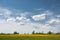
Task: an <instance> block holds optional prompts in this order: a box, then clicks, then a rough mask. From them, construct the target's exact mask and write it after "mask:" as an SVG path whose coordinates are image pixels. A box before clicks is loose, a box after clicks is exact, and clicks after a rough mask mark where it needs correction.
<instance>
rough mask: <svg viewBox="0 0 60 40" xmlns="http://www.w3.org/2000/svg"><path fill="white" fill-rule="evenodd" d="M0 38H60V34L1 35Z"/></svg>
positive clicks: (11, 39)
mask: <svg viewBox="0 0 60 40" xmlns="http://www.w3.org/2000/svg"><path fill="white" fill-rule="evenodd" d="M0 40H60V35H23V34H21V35H0Z"/></svg>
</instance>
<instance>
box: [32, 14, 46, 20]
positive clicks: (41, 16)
mask: <svg viewBox="0 0 60 40" xmlns="http://www.w3.org/2000/svg"><path fill="white" fill-rule="evenodd" d="M45 15H46V14H39V15H34V16H32V19H34V20H35V21H39V20H44V19H45Z"/></svg>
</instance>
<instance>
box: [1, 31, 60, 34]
mask: <svg viewBox="0 0 60 40" xmlns="http://www.w3.org/2000/svg"><path fill="white" fill-rule="evenodd" d="M10 34H19V32H16V31H15V32H13V33H0V35H10ZM24 34H26V33H24ZM28 34H29V33H28ZM31 34H60V32H58V33H53V32H51V31H49V32H47V33H43V32H35V31H32V33H31Z"/></svg>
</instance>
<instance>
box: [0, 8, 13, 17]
mask: <svg viewBox="0 0 60 40" xmlns="http://www.w3.org/2000/svg"><path fill="white" fill-rule="evenodd" d="M11 13H12V12H11V11H10V10H9V9H6V8H0V14H1V15H4V16H9V15H10V14H11Z"/></svg>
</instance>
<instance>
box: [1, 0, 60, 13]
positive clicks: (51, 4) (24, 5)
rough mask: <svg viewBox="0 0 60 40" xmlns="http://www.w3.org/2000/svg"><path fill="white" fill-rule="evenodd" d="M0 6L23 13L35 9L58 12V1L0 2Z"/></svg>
mask: <svg viewBox="0 0 60 40" xmlns="http://www.w3.org/2000/svg"><path fill="white" fill-rule="evenodd" d="M0 6H3V7H8V8H14V9H19V10H24V11H32V9H35V8H44V9H48V10H52V11H56V12H59V11H60V0H0Z"/></svg>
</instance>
